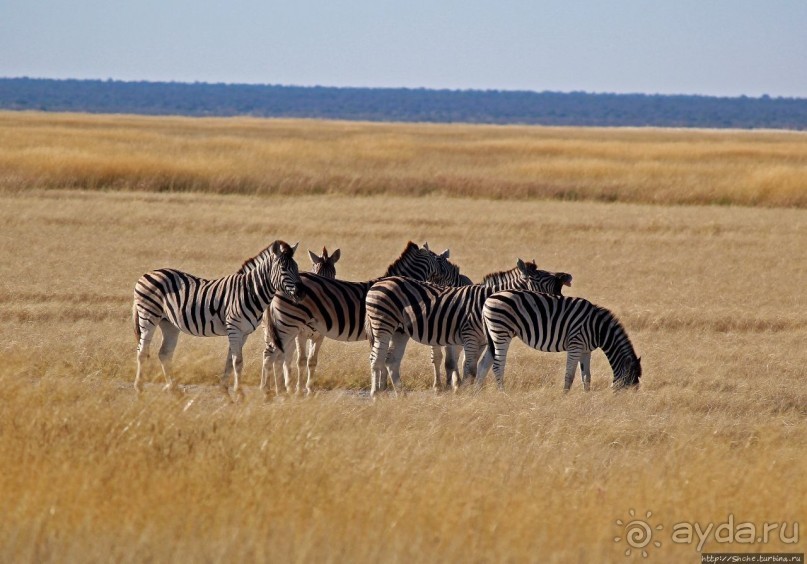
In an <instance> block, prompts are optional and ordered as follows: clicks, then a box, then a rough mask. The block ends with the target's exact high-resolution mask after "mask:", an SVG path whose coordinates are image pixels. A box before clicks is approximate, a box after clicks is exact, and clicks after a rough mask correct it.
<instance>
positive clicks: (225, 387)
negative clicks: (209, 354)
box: [219, 343, 233, 397]
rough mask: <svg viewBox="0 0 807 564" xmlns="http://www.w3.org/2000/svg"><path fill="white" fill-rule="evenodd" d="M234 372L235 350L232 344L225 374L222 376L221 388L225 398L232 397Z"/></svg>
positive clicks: (228, 353)
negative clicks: (231, 380)
mask: <svg viewBox="0 0 807 564" xmlns="http://www.w3.org/2000/svg"><path fill="white" fill-rule="evenodd" d="M232 371H233V348H232V343H231V344H230V346H229V348H228V349H227V358H226V359H224V372H222V374H221V382H220V385H219V387H220V388H221V391H222V392H223V393H224V395H225V396H227V397H230V390H229V385H230V373H231V372H232Z"/></svg>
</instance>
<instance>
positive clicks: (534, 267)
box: [482, 261, 538, 285]
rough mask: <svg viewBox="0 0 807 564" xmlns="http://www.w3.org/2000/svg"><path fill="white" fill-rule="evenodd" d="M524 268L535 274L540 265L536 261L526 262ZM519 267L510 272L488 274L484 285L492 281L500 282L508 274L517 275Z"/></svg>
mask: <svg viewBox="0 0 807 564" xmlns="http://www.w3.org/2000/svg"><path fill="white" fill-rule="evenodd" d="M524 266H526V267H527V270H529V271H530V272H534V271H536V270H538V265H537V264H535V261H531V262H530V261H525V262H524ZM517 273H518V267H517V266H515V267H513V268H511V269H509V270H498V271H496V272H491V273H490V274H486V275H485V277H484V278H482V284H483V285H484V284H485V283H486V282H490V281H492V280H498V279H499V278H501V277H502V276H507V275H508V274H517Z"/></svg>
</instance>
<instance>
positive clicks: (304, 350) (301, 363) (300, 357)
mask: <svg viewBox="0 0 807 564" xmlns="http://www.w3.org/2000/svg"><path fill="white" fill-rule="evenodd" d="M294 348H295V349H296V351H297V389H296V390H295V393H298V394H299V393H300V387H301V385H302V381H303V370H305V365H306V360H307V357H308V338H307V337H305V336H304V335H302V334H300V333H298V334H297V337H295V339H294ZM286 391H287V392H289V393H291V390H289V381H288V380H287V381H286Z"/></svg>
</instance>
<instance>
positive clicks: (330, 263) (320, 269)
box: [308, 247, 342, 278]
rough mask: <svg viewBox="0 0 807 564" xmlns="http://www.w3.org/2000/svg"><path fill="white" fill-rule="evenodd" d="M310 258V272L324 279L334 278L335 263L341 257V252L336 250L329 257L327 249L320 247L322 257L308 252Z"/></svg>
mask: <svg viewBox="0 0 807 564" xmlns="http://www.w3.org/2000/svg"><path fill="white" fill-rule="evenodd" d="M308 256H309V257H310V258H311V265H312V266H311V272H313V273H314V274H318V275H320V276H322V277H324V278H336V266H334V265H335V264H336V261H338V260H339V257H340V256H342V251H340V250H339V249H336V250H335V251H334V252H333V254H331V256H328V249H326V248H325V247H322V256H317V254H316V253H315V252H313V251H310V250H309V251H308Z"/></svg>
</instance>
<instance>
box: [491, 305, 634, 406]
mask: <svg viewBox="0 0 807 564" xmlns="http://www.w3.org/2000/svg"><path fill="white" fill-rule="evenodd" d="M482 316H483V317H484V320H485V331H486V334H487V340H488V348H489V349H490V350H491V351H493V358H492V360H493V373H494V374H495V376H496V383H497V384H498V386H499V389H504V365H505V360H506V357H507V348H508V347H509V346H510V341H511V340H512V339H513V337H516V336H517V337H518V338H519V339H521V340H522V341H524V342H525V343H526V344H528V345H529V346H531V347H532V348H534V349H538V350H541V351H547V352H560V351H566V380H565V383H564V385H563V389H564V391H567V392H568V391H569V388H571V386H572V381H573V380H574V373H575V370H576V369H577V363H578V362H579V363H580V369H581V372H582V377H583V388H584V389H585V390H586V391H588V390H589V389H590V387H591V351H593V350H594V349H597V348H601V349H602V350H603V352H604V353H605V356H606V357H607V358H608V362H609V363H610V364H611V369H612V370H613V372H614V381H613V384H612V385H613V386H614V387H615V388H621V387H624V386H636V385H638V384H639V378H641V376H642V365H641V362H640V360H641V359H640V358H639V357H637V356H636V352H635V351H634V350H633V345H632V344H631V342H630V339H629V338H628V334H627V333H626V332H625V328H624V327H622V324H621V323H620V322H619V320H618V319H617V318H616V316H615V315H614V314H613V313H611V312H610V311H608V310H607V309H605V308H603V307H599V306H596V305H594V304H592V303H591V302H589V301H588V300H584V299H583V298H571V297H566V296H549V295H546V294H539V293H536V292H529V291H524V290H511V291H504V292H498V293H496V294H493V295H492V296H490V297H489V298H488V299H487V301H485V305H484V307H483V308H482ZM488 369H489V366H486V367H485V369H484V371H482V369H481V368H480V375H479V382H478V383H479V385H480V386H481V385H482V383H483V382H484V379H485V375H486V373H487V371H488Z"/></svg>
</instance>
